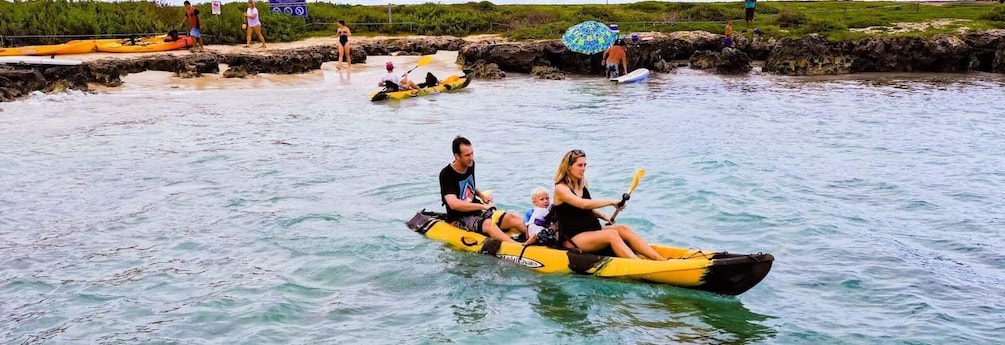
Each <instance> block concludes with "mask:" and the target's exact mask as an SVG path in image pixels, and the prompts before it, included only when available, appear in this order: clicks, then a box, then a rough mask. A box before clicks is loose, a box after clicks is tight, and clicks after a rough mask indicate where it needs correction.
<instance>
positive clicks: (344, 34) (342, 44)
mask: <svg viewBox="0 0 1005 345" xmlns="http://www.w3.org/2000/svg"><path fill="white" fill-rule="evenodd" d="M335 34H336V35H338V65H336V66H335V69H342V57H343V56H345V63H346V67H347V68H348V67H352V55H349V36H352V31H349V27H348V26H345V21H344V20H340V21H338V29H336V30H335Z"/></svg>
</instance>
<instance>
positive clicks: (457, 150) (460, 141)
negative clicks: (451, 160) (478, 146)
mask: <svg viewBox="0 0 1005 345" xmlns="http://www.w3.org/2000/svg"><path fill="white" fill-rule="evenodd" d="M461 145H467V146H471V141H470V140H468V138H465V137H462V136H460V135H458V136H457V137H456V138H454V142H453V143H452V144H450V148H451V149H452V150H454V154H455V155H459V154H461Z"/></svg>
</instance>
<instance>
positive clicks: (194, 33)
mask: <svg viewBox="0 0 1005 345" xmlns="http://www.w3.org/2000/svg"><path fill="white" fill-rule="evenodd" d="M188 35H189V36H192V37H195V38H199V37H200V36H202V32H199V29H195V28H193V29H192V30H191V31H189V32H188Z"/></svg>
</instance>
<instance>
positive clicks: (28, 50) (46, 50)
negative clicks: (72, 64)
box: [0, 41, 97, 56]
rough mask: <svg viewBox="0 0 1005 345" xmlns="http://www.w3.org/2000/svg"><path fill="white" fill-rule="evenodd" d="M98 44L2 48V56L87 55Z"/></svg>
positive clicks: (77, 42)
mask: <svg viewBox="0 0 1005 345" xmlns="http://www.w3.org/2000/svg"><path fill="white" fill-rule="evenodd" d="M96 48H97V44H96V43H94V42H91V41H70V42H67V43H63V44H53V45H44V46H25V47H12V48H0V56H18V55H27V56H44V55H69V54H86V53H91V52H94V51H95V49H96Z"/></svg>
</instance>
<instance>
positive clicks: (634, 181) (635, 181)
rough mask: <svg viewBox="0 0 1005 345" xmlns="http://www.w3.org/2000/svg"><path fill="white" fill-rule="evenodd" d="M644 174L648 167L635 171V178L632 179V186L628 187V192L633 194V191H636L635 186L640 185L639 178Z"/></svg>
mask: <svg viewBox="0 0 1005 345" xmlns="http://www.w3.org/2000/svg"><path fill="white" fill-rule="evenodd" d="M642 176H646V169H639V170H638V171H636V172H635V178H633V179H632V186H631V187H628V194H632V192H633V191H635V187H638V186H639V180H641V179H642Z"/></svg>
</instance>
